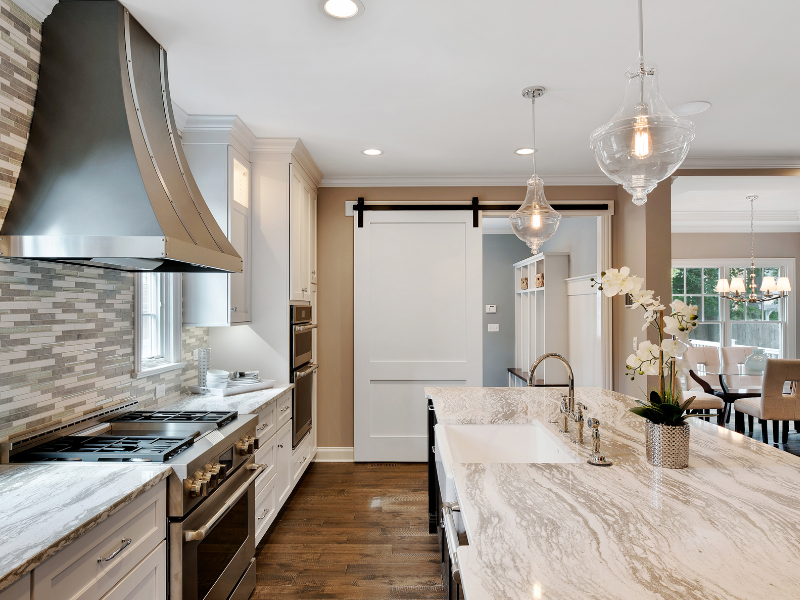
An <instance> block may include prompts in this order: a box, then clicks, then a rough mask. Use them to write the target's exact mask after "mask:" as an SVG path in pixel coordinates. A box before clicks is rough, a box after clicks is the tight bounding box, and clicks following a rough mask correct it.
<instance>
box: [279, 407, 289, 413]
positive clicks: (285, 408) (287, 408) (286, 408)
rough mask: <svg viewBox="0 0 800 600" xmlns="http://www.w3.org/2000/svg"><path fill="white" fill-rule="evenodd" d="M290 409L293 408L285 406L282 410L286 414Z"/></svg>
mask: <svg viewBox="0 0 800 600" xmlns="http://www.w3.org/2000/svg"><path fill="white" fill-rule="evenodd" d="M290 408H291V407H290V406H284V407H283V408H282V409H281V412H285V411H287V410H289V409H290Z"/></svg>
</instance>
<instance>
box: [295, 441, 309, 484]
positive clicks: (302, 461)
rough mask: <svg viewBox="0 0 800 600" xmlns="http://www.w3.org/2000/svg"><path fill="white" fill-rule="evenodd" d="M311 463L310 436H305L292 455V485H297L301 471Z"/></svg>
mask: <svg viewBox="0 0 800 600" xmlns="http://www.w3.org/2000/svg"><path fill="white" fill-rule="evenodd" d="M310 461H311V435H310V434H309V435H307V436H306V439H305V440H303V441H302V442H300V445H299V446H298V447H297V449H296V450H295V451H294V452H293V453H292V469H291V474H292V485H294V484H295V483H297V480H298V479H300V476H301V475H302V474H303V471H305V470H306V467H308V463H309V462H310Z"/></svg>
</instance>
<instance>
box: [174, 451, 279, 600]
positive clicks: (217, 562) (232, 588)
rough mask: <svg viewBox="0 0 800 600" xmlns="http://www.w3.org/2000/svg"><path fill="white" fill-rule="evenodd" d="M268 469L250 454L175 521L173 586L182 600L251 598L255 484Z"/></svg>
mask: <svg viewBox="0 0 800 600" xmlns="http://www.w3.org/2000/svg"><path fill="white" fill-rule="evenodd" d="M229 451H230V452H233V451H234V449H233V448H231V449H230V450H229ZM263 468H264V467H263V466H262V465H256V464H255V458H254V457H253V456H250V457H249V458H248V459H247V461H246V463H245V464H244V465H242V466H241V467H239V468H238V469H237V470H236V471H235V472H234V473H233V474H232V475H231V476H230V477H228V478H227V479H226V480H225V482H224V483H223V484H222V485H220V486H219V487H218V488H217V490H216V491H215V492H214V493H213V494H211V495H210V496H209V497H208V498H206V500H205V501H204V502H203V503H201V504H200V505H199V506H198V507H197V508H196V509H195V510H194V511H193V512H191V513H190V514H189V515H188V516H187V517H186V518H184V519H180V520H177V519H170V523H169V548H170V564H171V565H174V566H179V567H178V568H177V569H175V568H173V569H172V580H171V582H170V583H171V586H172V588H173V592H174V591H176V590H180V599H181V600H240V599H241V600H246V599H247V598H248V597H249V596H250V593H251V592H252V591H253V588H254V587H255V583H256V566H255V560H256V559H255V558H254V555H255V538H256V524H255V502H256V487H255V486H256V478H257V477H258V476H259V475H260V474H261V471H262V470H263ZM171 597H173V598H174V597H175V594H174V593H173V594H171Z"/></svg>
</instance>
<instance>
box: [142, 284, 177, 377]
mask: <svg viewBox="0 0 800 600" xmlns="http://www.w3.org/2000/svg"><path fill="white" fill-rule="evenodd" d="M168 275H169V277H166V286H165V291H166V303H167V307H166V310H165V315H166V318H167V322H166V324H165V329H166V336H165V337H166V339H165V340H164V356H165V358H166V360H167V362H166V363H162V364H159V365H157V366H154V367H151V368H149V369H146V368H143V367H142V330H141V327H142V319H141V318H140V317H139V315H141V312H142V296H141V293H140V290H141V279H142V276H141V273H136V274H135V275H134V280H135V281H134V315H133V322H134V336H133V337H134V359H135V371H134V372H133V374H132V375H131V377H132V378H133V379H141V378H143V377H150V376H151V375H158V374H159V373H166V372H168V371H177V370H178V369H182V368H183V367H185V366H186V363H185V362H180V360H181V352H182V347H181V324H182V312H181V308H182V298H181V287H182V286H181V276H180V274H179V273H169V274H168Z"/></svg>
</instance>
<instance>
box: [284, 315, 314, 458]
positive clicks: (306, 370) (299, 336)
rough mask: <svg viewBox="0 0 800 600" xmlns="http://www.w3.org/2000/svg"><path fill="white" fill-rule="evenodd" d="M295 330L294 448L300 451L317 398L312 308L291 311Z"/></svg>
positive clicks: (292, 330)
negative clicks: (315, 393)
mask: <svg viewBox="0 0 800 600" xmlns="http://www.w3.org/2000/svg"><path fill="white" fill-rule="evenodd" d="M289 310H290V311H291V313H290V315H289V316H290V318H289V321H290V326H291V336H290V339H291V353H290V356H291V376H290V377H291V381H292V383H294V389H293V390H292V448H296V447H297V445H298V444H299V443H300V442H301V441H302V439H303V438H304V437H305V436H306V434H307V433H308V432H309V431H311V417H312V410H313V409H312V406H313V395H314V372H315V371H316V370H317V365H315V364H314V363H313V362H312V360H313V358H314V357H313V349H314V330H315V329H316V328H317V326H316V325H315V324H314V323H313V322H312V318H311V307H310V306H306V305H294V304H293V305H292V306H290V307H289Z"/></svg>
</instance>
